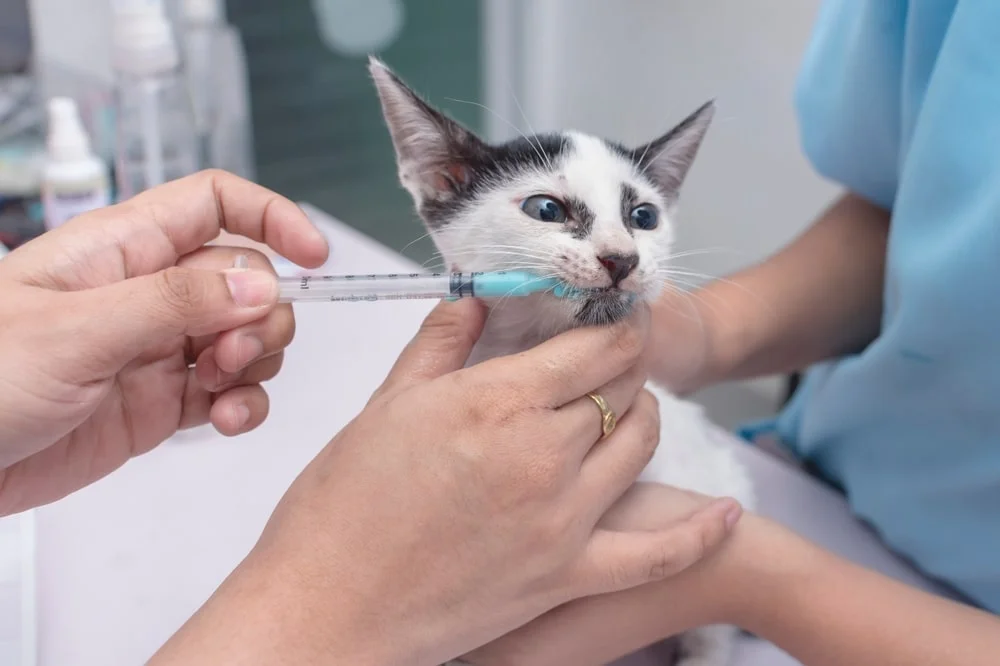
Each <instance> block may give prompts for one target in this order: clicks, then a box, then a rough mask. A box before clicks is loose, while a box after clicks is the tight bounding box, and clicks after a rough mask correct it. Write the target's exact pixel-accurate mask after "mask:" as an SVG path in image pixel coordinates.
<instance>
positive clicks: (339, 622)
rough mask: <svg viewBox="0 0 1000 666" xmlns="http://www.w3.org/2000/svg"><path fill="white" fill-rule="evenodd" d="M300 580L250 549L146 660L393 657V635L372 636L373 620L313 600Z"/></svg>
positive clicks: (377, 663) (364, 665)
mask: <svg viewBox="0 0 1000 666" xmlns="http://www.w3.org/2000/svg"><path fill="white" fill-rule="evenodd" d="M300 578H301V575H300V573H299V571H297V568H296V567H295V566H286V563H284V562H282V563H274V562H272V561H269V560H268V559H267V558H262V557H261V556H260V555H259V554H257V553H253V554H251V555H250V557H249V558H248V559H247V560H246V561H244V563H243V564H241V565H240V567H238V568H237V569H236V571H234V572H233V573H232V574H231V575H230V576H229V577H228V578H227V579H226V580H225V582H223V584H222V585H221V586H220V587H219V589H218V590H217V591H216V592H215V594H213V595H212V597H211V598H210V599H209V600H208V601H207V602H206V603H205V605H204V606H203V607H202V608H201V609H199V610H198V612H197V613H195V615H194V616H193V617H191V619H189V620H188V621H187V622H186V623H185V624H184V626H183V627H181V629H180V630H179V631H178V632H177V633H176V634H175V635H174V636H172V637H171V638H170V640H168V641H167V643H166V644H165V645H164V646H163V647H162V648H160V650H159V651H158V652H157V653H156V655H155V656H154V657H153V658H152V659H151V660H150V661H149V665H150V666H174V665H175V664H177V665H181V664H183V665H184V666H199V665H201V664H204V665H205V666H208V665H210V664H240V665H241V666H257V665H258V664H259V665H260V666H265V665H267V666H271V665H273V664H312V663H338V664H339V663H350V664H358V665H359V666H383V665H385V664H391V663H398V658H399V654H396V653H391V652H390V650H391V649H392V648H394V647H395V646H394V645H393V641H392V640H391V638H392V637H389V636H372V635H370V634H371V633H372V632H371V630H372V629H373V628H374V627H373V623H371V622H366V623H358V622H356V621H355V620H354V617H353V615H352V614H351V613H350V612H349V611H350V609H349V608H344V606H345V605H346V604H340V605H339V607H338V604H331V603H329V601H327V603H321V604H316V603H313V602H312V600H311V598H310V593H309V587H308V585H305V586H303V585H302V583H303V582H308V581H300V580H299V579H300ZM338 608H339V609H341V610H343V612H342V613H341V612H338Z"/></svg>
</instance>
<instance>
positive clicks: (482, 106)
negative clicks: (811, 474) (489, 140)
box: [445, 93, 551, 168]
mask: <svg viewBox="0 0 1000 666" xmlns="http://www.w3.org/2000/svg"><path fill="white" fill-rule="evenodd" d="M512 94H513V93H512ZM445 99H447V100H449V101H452V102H456V103H458V104H471V105H472V106H476V107H479V108H480V109H483V110H484V111H488V112H489V113H491V114H493V117H494V118H496V119H497V120H500V121H501V122H504V123H506V124H507V126H508V127H510V128H511V129H512V130H514V131H515V132H517V133H518V134H519V135H520V136H521V138H522V139H524V140H525V141H527V142H528V145H529V146H531V147H532V149H534V151H535V153H536V154H537V155H538V158H539V159H540V160H542V161H543V162H545V163H546V164H548V160H547V159H546V157H545V154H544V153H543V152H542V151H541V150H540V145H539V147H538V148H536V147H535V145H534V144H533V143H532V142H531V139H530V138H529V137H528V135H527V134H525V133H524V132H522V131H521V129H520V128H519V127H518V126H517V125H515V124H514V123H512V122H510V121H509V120H507V119H506V118H504V117H503V116H501V115H500V114H499V113H497V112H496V111H494V110H493V109H491V108H490V107H488V106H486V105H485V104H481V103H479V102H473V101H471V100H467V99H455V98H454V97H445ZM516 101H517V100H515V102H516ZM523 114H524V112H523V111H522V115H523ZM525 121H527V119H525ZM549 168H551V165H549Z"/></svg>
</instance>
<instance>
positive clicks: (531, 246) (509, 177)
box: [372, 63, 754, 666]
mask: <svg viewBox="0 0 1000 666" xmlns="http://www.w3.org/2000/svg"><path fill="white" fill-rule="evenodd" d="M372 74H373V76H374V77H375V80H376V84H377V85H378V88H379V93H380V95H381V97H382V101H383V106H384V108H385V110H386V116H387V120H388V122H389V126H390V130H391V131H392V134H393V139H394V141H395V145H396V150H397V155H398V157H399V162H400V164H399V168H400V178H401V181H402V183H403V185H404V186H405V187H406V188H407V190H409V192H410V193H411V194H412V195H413V198H414V200H415V202H416V204H417V207H418V209H421V207H422V205H423V204H424V202H425V199H426V197H429V196H438V195H442V193H441V192H440V191H439V190H438V184H437V183H436V182H435V181H433V180H432V179H431V178H430V176H432V175H433V172H434V169H436V168H440V167H441V164H440V162H439V158H440V156H441V155H442V154H443V153H446V152H447V147H446V146H443V145H442V143H441V124H440V120H438V121H437V123H435V122H433V120H432V119H431V120H430V121H429V119H428V117H427V115H426V109H422V108H421V107H420V106H419V105H414V102H413V100H412V99H411V98H409V97H408V96H407V94H405V91H404V90H402V89H400V88H399V86H400V85H402V84H401V82H399V81H398V80H396V79H394V78H392V77H391V75H390V74H389V73H388V71H387V70H385V69H384V66H382V65H380V64H378V63H374V64H373V67H372ZM708 119H710V116H709V118H708ZM708 119H705V120H704V121H703V123H704V125H705V126H707V122H708ZM452 129H454V128H452ZM704 129H705V127H694V128H692V131H691V132H690V133H689V134H687V135H681V136H680V137H679V138H678V141H677V142H675V143H674V144H672V145H668V146H667V149H665V150H664V154H663V155H662V156H661V155H657V156H654V157H656V159H655V160H654V161H653V162H652V163H651V164H650V165H649V169H652V170H657V169H659V170H661V173H660V174H655V173H654V174H650V173H648V170H649V169H646V170H645V171H644V170H642V169H639V168H637V166H636V165H635V164H634V163H633V162H632V161H630V160H629V159H627V158H626V157H625V156H623V155H621V154H619V153H618V152H616V151H615V150H614V149H612V148H611V147H610V146H609V145H608V144H607V143H605V142H604V141H602V140H601V139H598V138H594V137H591V136H588V135H585V134H581V133H577V132H569V133H564V134H563V136H564V137H565V138H566V140H567V142H568V145H567V149H566V150H564V151H563V152H562V153H561V154H560V155H559V156H558V157H556V158H554V159H555V162H554V163H553V162H547V163H545V164H543V165H538V166H537V167H536V168H529V169H519V170H517V171H516V172H512V173H505V174H503V177H494V179H493V180H492V181H490V183H489V187H488V188H482V189H483V190H484V191H481V192H480V193H478V194H477V196H476V197H475V199H474V200H473V201H472V202H471V203H469V204H468V205H466V206H464V207H460V209H459V210H457V211H456V212H455V213H454V214H453V215H451V216H450V217H449V219H448V220H447V223H446V224H443V225H439V226H437V227H436V228H432V236H433V238H434V241H435V243H436V244H437V246H438V248H439V250H440V251H441V253H442V256H443V257H444V258H445V261H446V262H447V264H448V267H449V269H452V270H461V271H490V270H502V269H525V268H526V269H530V270H532V271H533V272H535V273H538V274H541V275H545V276H555V277H558V278H560V279H562V280H565V281H566V282H568V283H570V284H573V285H575V286H581V287H605V286H609V285H610V284H611V278H610V276H609V274H608V271H607V270H606V269H605V268H604V267H603V266H602V265H601V263H600V262H599V261H598V259H597V257H598V256H600V255H607V254H620V255H628V254H638V256H639V259H640V260H639V264H638V266H637V267H636V269H635V270H634V271H633V272H632V273H631V274H630V275H629V276H628V277H627V278H626V279H625V280H624V282H623V283H622V284H621V287H622V288H623V289H625V290H626V291H630V292H633V293H635V294H637V295H639V297H640V298H642V299H644V300H646V301H652V300H654V299H655V298H656V297H657V296H658V294H659V293H660V292H661V290H662V289H663V288H664V285H665V281H666V273H665V269H666V268H667V264H668V262H669V258H670V255H671V248H672V246H673V242H674V225H673V223H672V220H671V217H672V215H673V213H674V202H673V201H668V200H667V198H666V196H665V195H664V194H663V188H662V187H657V181H656V180H654V178H655V177H656V176H657V175H659V176H663V175H664V173H663V172H666V175H667V176H668V177H672V176H676V180H677V186H679V184H680V181H681V180H683V175H684V174H683V172H684V171H686V168H687V166H688V164H681V165H679V166H678V163H677V160H678V157H677V155H676V154H674V153H672V152H671V151H672V150H674V149H678V148H679V149H680V150H681V152H683V151H684V150H688V151H690V149H691V145H690V142H692V141H694V142H697V141H700V139H701V136H702V134H703V133H704ZM685 141H687V142H688V144H686V145H685V144H684V142H685ZM412 148H416V150H411V149H412ZM695 149H696V146H695ZM691 158H693V155H692V156H691V157H689V158H688V162H689V161H690V159H691ZM659 182H660V183H662V182H663V181H662V180H661V181H659ZM623 184H628V185H629V186H631V187H632V188H634V189H635V191H636V192H637V194H638V199H639V200H640V201H642V202H645V203H650V204H653V205H655V206H656V207H657V208H658V209H659V211H660V215H661V222H660V225H659V227H658V228H656V229H654V230H650V231H643V230H634V231H632V232H630V230H629V229H628V228H627V227H626V226H625V224H623V219H622V203H621V202H622V185H623ZM538 194H545V195H548V196H554V197H556V198H558V199H561V200H568V199H571V198H575V199H578V200H580V201H582V202H584V203H585V204H586V205H587V207H588V208H589V209H590V210H591V211H592V212H593V218H594V219H593V226H592V228H591V232H590V234H589V235H588V236H587V237H585V238H577V237H574V236H573V235H571V234H569V233H567V232H566V230H565V229H564V228H562V225H559V224H552V223H544V222H539V221H538V220H535V219H533V218H531V217H529V216H528V215H526V214H525V213H524V212H522V210H521V208H520V204H521V202H522V201H524V200H525V199H526V198H528V197H530V196H534V195H538ZM443 196H447V193H445V194H444V195H443ZM432 226H433V225H432ZM489 305H490V316H489V318H488V320H487V324H486V329H485V331H484V333H483V336H482V338H481V339H480V341H479V343H478V344H477V346H476V348H475V350H474V352H473V357H472V359H470V364H473V363H478V362H481V361H483V360H486V359H489V358H493V357H496V356H501V355H506V354H511V353H516V352H518V351H522V350H525V349H528V348H530V347H533V346H534V345H536V344H538V343H540V342H542V341H544V340H546V339H548V338H550V337H552V336H553V335H555V334H558V333H560V332H562V331H565V330H567V329H569V328H573V327H574V326H577V325H579V324H578V322H577V321H576V319H575V314H576V312H577V310H578V309H579V304H578V303H575V302H573V301H572V300H562V299H558V298H555V297H553V296H550V295H536V296H530V297H524V298H517V299H508V300H501V301H499V302H493V303H490V304H489ZM648 388H649V389H650V390H651V391H652V392H653V393H654V394H655V395H656V396H657V398H658V399H659V401H660V409H661V423H662V426H661V428H662V430H661V434H660V445H659V448H658V449H657V451H656V454H655V455H654V457H653V459H652V461H651V462H650V463H649V465H648V466H647V467H646V469H645V471H644V472H643V474H642V477H641V479H642V480H645V481H653V482H658V483H664V484H670V485H674V486H679V487H681V488H686V489H690V490H694V491H698V492H701V493H705V494H707V495H712V496H731V497H735V498H736V499H737V500H739V501H740V502H741V503H742V504H743V505H744V506H745V507H748V508H752V507H753V505H754V496H753V490H752V486H751V483H750V480H749V478H748V475H747V474H746V472H745V470H744V469H743V468H742V467H741V465H740V464H739V463H738V462H737V460H736V458H735V457H734V456H733V454H732V452H731V451H730V450H729V449H727V448H726V447H725V446H724V445H723V444H722V443H721V442H722V440H723V438H724V437H725V436H726V435H725V433H723V432H722V431H721V430H720V429H719V428H718V427H717V426H715V425H713V424H712V423H711V422H710V421H709V420H708V419H707V418H706V417H705V415H704V414H703V412H702V410H701V408H700V407H699V406H697V405H695V404H693V403H690V402H686V401H684V400H681V399H679V398H677V397H675V396H674V395H672V394H671V393H669V392H668V391H666V390H664V389H662V388H659V387H656V386H649V387H648ZM594 417H595V419H596V418H598V414H597V412H596V410H595V414H594ZM733 637H734V630H733V628H731V627H706V628H703V629H699V630H695V631H692V632H688V633H687V634H685V635H683V636H681V638H680V640H681V653H682V655H683V657H682V659H681V661H679V662H678V664H679V665H682V666H725V664H727V663H728V662H729V658H730V651H731V646H732V642H733ZM637 647H638V646H637Z"/></svg>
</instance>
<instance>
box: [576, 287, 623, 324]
mask: <svg viewBox="0 0 1000 666" xmlns="http://www.w3.org/2000/svg"><path fill="white" fill-rule="evenodd" d="M581 291H584V292H585V293H584V294H583V298H582V300H583V302H582V304H581V305H580V308H579V309H578V310H577V312H576V321H577V322H578V323H579V324H581V325H582V326H607V325H609V324H613V323H615V322H617V321H621V320H622V319H625V318H626V317H628V316H629V314H631V312H632V308H633V307H634V306H635V303H636V301H637V300H638V298H639V297H638V294H635V293H633V292H630V291H622V290H621V289H619V288H617V287H600V288H596V289H586V290H581Z"/></svg>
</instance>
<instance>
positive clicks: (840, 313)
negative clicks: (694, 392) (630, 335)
mask: <svg viewBox="0 0 1000 666" xmlns="http://www.w3.org/2000/svg"><path fill="white" fill-rule="evenodd" d="M888 233H889V213H888V212H887V211H885V210H883V209H880V208H878V207H876V206H874V205H873V204H871V203H869V202H867V201H865V200H864V199H861V198H860V197H857V196H854V195H851V194H848V195H845V196H843V197H842V198H840V199H839V200H838V201H837V202H836V203H835V204H834V205H832V206H831V207H830V208H829V209H828V210H827V211H826V212H825V213H824V214H823V215H822V216H821V217H820V218H819V219H818V220H817V221H816V222H815V223H814V224H813V226H812V227H811V228H809V229H808V230H807V231H806V232H805V233H804V234H803V235H802V236H800V237H799V238H798V239H796V240H795V241H794V242H793V243H792V244H791V245H789V246H788V247H786V248H785V249H784V250H782V251H781V252H779V253H778V254H776V255H775V256H773V257H772V258H770V259H769V260H767V261H765V262H764V263H762V264H759V265H757V266H755V267H753V268H750V269H747V270H745V271H742V272H740V273H738V274H736V275H734V276H732V277H731V278H729V279H727V280H718V281H715V282H712V283H710V284H709V285H707V286H705V287H703V288H702V289H701V290H699V291H698V292H697V293H695V294H693V295H691V296H688V297H684V296H681V295H678V294H677V293H676V292H670V293H667V294H666V295H665V296H664V299H663V300H662V301H661V302H660V303H659V304H658V306H657V307H656V308H654V331H655V336H656V337H654V343H653V344H654V347H658V348H661V349H662V348H666V347H665V346H666V345H670V344H672V343H674V342H675V341H676V336H677V331H676V330H675V327H676V326H678V325H681V324H679V323H678V320H680V319H683V320H685V321H687V322H688V324H687V325H688V326H696V327H698V329H699V330H698V331H697V332H696V333H695V334H697V335H701V336H703V342H704V345H705V354H704V356H705V358H704V363H703V367H702V368H701V369H700V372H699V383H700V384H707V383H713V382H716V381H722V380H727V379H739V378H745V377H752V376H757V375H763V374H774V373H782V372H789V371H793V370H798V369H801V368H804V367H806V366H808V365H811V364H812V363H815V362H817V361H820V360H824V359H827V358H832V357H836V356H839V355H842V354H845V353H848V352H851V351H854V350H856V349H859V348H861V347H863V346H864V345H865V344H867V343H868V342H870V341H871V340H872V339H874V337H875V336H876V334H877V333H878V330H879V326H880V319H881V314H882V292H883V281H884V264H885V251H886V241H887V238H888ZM692 309H694V310H695V311H694V312H691V310H692ZM657 311H659V312H657ZM677 311H679V312H680V313H687V315H686V316H683V317H678V316H677V315H676V312H677ZM657 315H658V316H659V318H660V319H661V320H667V319H669V320H670V324H669V325H667V324H665V325H664V326H655V323H656V317H657ZM654 353H655V352H654ZM654 375H655V370H654Z"/></svg>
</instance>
